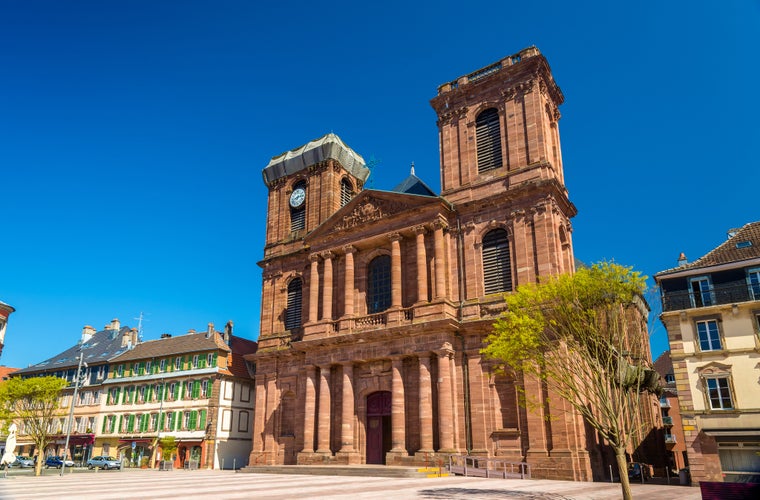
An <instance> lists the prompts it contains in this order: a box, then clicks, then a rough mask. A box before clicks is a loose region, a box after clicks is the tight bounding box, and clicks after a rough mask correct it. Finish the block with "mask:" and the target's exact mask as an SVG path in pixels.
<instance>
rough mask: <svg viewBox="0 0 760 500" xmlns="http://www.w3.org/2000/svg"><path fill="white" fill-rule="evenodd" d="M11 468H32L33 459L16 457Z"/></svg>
mask: <svg viewBox="0 0 760 500" xmlns="http://www.w3.org/2000/svg"><path fill="white" fill-rule="evenodd" d="M11 467H34V459H32V458H31V457H16V461H15V462H14V463H12V464H11Z"/></svg>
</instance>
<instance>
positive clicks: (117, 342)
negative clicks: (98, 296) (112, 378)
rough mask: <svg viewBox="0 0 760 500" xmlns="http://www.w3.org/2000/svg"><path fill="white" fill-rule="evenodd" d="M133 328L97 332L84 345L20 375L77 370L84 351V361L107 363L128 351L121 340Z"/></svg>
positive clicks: (22, 371)
mask: <svg viewBox="0 0 760 500" xmlns="http://www.w3.org/2000/svg"><path fill="white" fill-rule="evenodd" d="M130 332H131V328H129V327H128V326H123V327H121V329H119V330H110V329H105V330H101V331H99V332H97V333H96V334H95V335H93V336H92V337H91V338H90V340H88V341H87V342H85V343H84V344H76V345H74V346H71V347H69V348H68V349H66V350H65V351H63V352H62V353H60V354H57V355H55V356H53V357H52V358H48V359H46V360H45V361H42V362H40V363H37V364H34V365H29V366H28V367H26V368H22V369H21V370H19V371H18V372H16V373H18V374H25V373H34V372H56V371H59V370H66V369H69V368H76V367H77V365H78V364H79V360H78V357H79V351H80V349H81V350H82V351H84V360H85V362H86V363H88V364H90V365H92V364H94V363H99V362H106V361H108V360H109V359H111V358H113V357H114V356H117V355H119V354H121V353H123V352H124V351H126V350H127V347H122V345H121V340H122V337H123V336H124V335H130Z"/></svg>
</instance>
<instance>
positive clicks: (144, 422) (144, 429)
mask: <svg viewBox="0 0 760 500" xmlns="http://www.w3.org/2000/svg"><path fill="white" fill-rule="evenodd" d="M149 422H150V415H149V414H147V413H143V416H142V425H141V426H140V427H141V428H140V430H141V431H142V432H147V431H148V423H149Z"/></svg>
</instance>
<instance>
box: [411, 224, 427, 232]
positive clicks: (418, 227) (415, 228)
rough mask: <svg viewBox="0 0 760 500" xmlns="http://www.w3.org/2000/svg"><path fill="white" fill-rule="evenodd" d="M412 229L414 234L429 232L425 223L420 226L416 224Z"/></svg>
mask: <svg viewBox="0 0 760 500" xmlns="http://www.w3.org/2000/svg"><path fill="white" fill-rule="evenodd" d="M412 231H413V232H414V234H425V233H426V232H427V229H426V228H425V226H424V225H422V224H420V225H419V226H414V227H413V228H412Z"/></svg>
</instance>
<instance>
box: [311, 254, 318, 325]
mask: <svg viewBox="0 0 760 500" xmlns="http://www.w3.org/2000/svg"><path fill="white" fill-rule="evenodd" d="M309 260H310V261H311V275H310V276H309V323H316V322H317V320H318V319H319V318H318V316H317V315H318V314H319V256H318V255H316V254H312V255H310V256H309Z"/></svg>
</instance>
